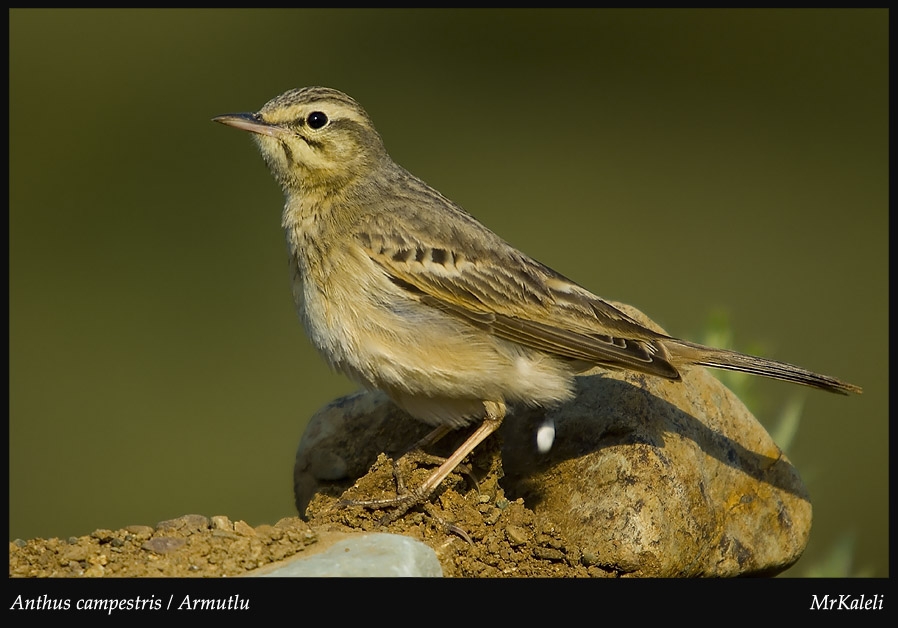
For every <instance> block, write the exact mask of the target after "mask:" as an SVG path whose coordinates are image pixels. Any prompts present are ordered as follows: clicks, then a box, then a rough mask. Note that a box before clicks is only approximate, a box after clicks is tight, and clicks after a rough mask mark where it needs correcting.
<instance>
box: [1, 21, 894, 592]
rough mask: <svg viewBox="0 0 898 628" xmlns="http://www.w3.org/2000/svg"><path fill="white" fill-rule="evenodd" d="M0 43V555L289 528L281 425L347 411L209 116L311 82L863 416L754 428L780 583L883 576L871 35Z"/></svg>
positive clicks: (289, 34)
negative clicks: (226, 521)
mask: <svg viewBox="0 0 898 628" xmlns="http://www.w3.org/2000/svg"><path fill="white" fill-rule="evenodd" d="M9 15H10V47H9V50H10V65H9V67H10V98H9V105H10V118H9V120H10V121H9V137H10V146H9V157H10V167H9V181H10V192H9V226H10V240H9V244H10V255H9V261H10V273H9V282H10V288H9V289H10V308H9V314H10V332H9V339H10V359H9V362H10V380H9V385H10V406H9V408H10V423H9V442H10V446H9V454H10V464H9V513H10V515H9V537H10V539H13V538H17V537H20V538H32V537H50V536H59V537H63V538H65V537H68V536H71V535H82V534H87V533H89V532H91V531H92V530H94V529H96V528H118V527H121V526H125V525H130V524H138V523H139V524H154V523H156V522H157V521H160V520H162V519H167V518H171V517H176V516H180V515H183V514H187V513H201V514H205V515H210V516H211V515H216V514H225V515H228V516H230V517H231V518H232V519H244V520H245V521H247V522H248V523H250V524H252V525H258V524H260V523H274V522H275V521H276V520H277V519H279V518H280V517H284V516H290V515H292V514H294V511H293V505H292V476H291V474H292V465H293V454H294V450H295V447H296V445H297V443H298V442H299V438H300V436H301V434H302V431H303V428H304V426H305V423H306V421H307V420H308V418H309V417H310V416H311V415H312V414H313V413H314V412H315V411H316V410H317V409H318V408H320V407H321V406H322V405H324V404H325V403H327V402H328V401H330V400H331V399H333V398H335V397H337V396H339V395H342V394H345V393H348V392H350V391H351V390H353V389H354V387H353V385H351V384H350V383H349V382H348V381H347V380H345V379H344V378H342V377H341V376H338V375H335V374H332V373H330V371H329V370H328V369H327V367H326V366H325V364H324V362H323V361H322V360H320V359H319V358H318V356H317V355H315V354H314V352H313V351H312V349H311V347H310V345H309V343H308V342H307V340H306V339H305V336H304V333H303V331H302V328H301V325H300V324H299V322H298V319H297V317H296V315H295V313H294V311H293V304H292V300H291V296H290V289H289V284H288V273H287V260H286V254H285V246H284V242H283V236H282V233H281V229H280V224H279V221H280V208H281V204H282V199H281V193H280V190H279V189H278V187H277V185H276V184H275V182H274V180H273V179H272V178H271V177H270V176H269V174H268V172H267V170H266V168H265V166H264V164H263V162H262V160H261V159H260V157H259V155H258V153H257V151H256V149H255V146H254V145H253V144H252V142H251V141H250V139H249V137H248V136H247V135H246V134H243V133H238V132H237V131H234V130H233V129H227V128H224V127H222V126H219V125H217V124H213V123H212V122H211V121H210V118H212V117H213V116H215V115H217V114H221V113H228V112H234V111H254V110H256V109H258V108H259V107H260V106H261V105H262V104H263V103H265V101H267V100H268V99H269V98H271V97H273V96H275V95H277V94H279V93H281V92H283V91H285V90H287V89H290V88H293V87H300V86H304V85H312V84H320V85H327V86H331V87H336V88H339V89H342V90H344V91H346V92H348V93H349V94H351V95H352V96H354V97H355V98H357V99H358V100H359V101H360V102H361V103H362V104H363V105H364V106H365V107H366V108H367V110H368V112H369V113H370V114H371V116H372V117H373V119H374V121H375V123H376V124H377V126H378V129H379V130H380V132H381V134H382V135H383V137H384V138H385V141H386V144H387V148H388V150H390V152H391V154H392V156H393V157H394V158H395V159H396V160H397V161H398V162H399V163H401V164H403V165H404V166H406V167H407V168H409V169H410V170H411V171H412V172H414V173H415V174H417V175H418V176H420V177H422V178H423V179H424V180H426V181H428V182H429V183H431V184H432V185H434V186H435V187H436V188H437V189H439V190H440V191H442V192H443V193H444V194H446V195H447V196H449V197H451V198H453V199H454V200H456V201H457V202H459V203H460V204H461V205H462V206H464V207H465V208H466V209H468V211H470V212H471V213H473V214H474V215H476V216H477V217H479V218H480V219H481V220H482V221H483V222H484V223H485V224H486V225H488V226H489V227H491V228H493V229H494V230H496V231H498V232H499V233H500V234H502V235H503V236H504V237H505V238H506V239H507V240H509V241H510V242H511V243H513V244H514V245H516V246H518V247H519V248H521V249H523V250H525V251H527V252H528V253H530V254H531V255H533V256H534V257H536V258H537V259H539V260H541V261H543V262H545V263H548V264H549V265H551V266H553V267H554V268H556V269H558V270H559V271H561V272H563V273H564V274H566V275H568V276H569V277H571V278H573V279H575V280H577V281H579V282H580V283H582V284H583V285H585V286H586V287H588V288H590V289H592V290H593V291H595V292H597V293H598V294H600V295H602V296H604V297H606V298H610V299H615V300H620V301H625V302H627V303H630V304H633V305H635V306H637V307H639V308H640V309H642V310H644V311H645V312H646V313H648V314H649V315H650V316H652V317H653V318H654V319H655V320H657V321H658V322H659V323H660V324H662V325H663V326H665V327H666V328H667V330H668V331H669V332H671V333H673V334H675V335H679V336H685V337H688V338H692V339H701V338H702V337H703V332H704V330H705V329H706V328H707V326H708V324H709V320H711V319H712V318H713V317H714V316H715V315H716V313H719V312H724V313H726V315H727V316H728V320H729V325H730V328H731V329H732V330H733V333H734V338H735V344H736V347H737V348H741V349H753V350H757V351H762V352H763V353H765V354H766V355H769V356H771V357H775V358H779V359H783V360H787V361H791V362H795V363H798V364H801V365H803V366H806V367H808V368H811V369H815V370H818V371H821V372H824V373H829V374H833V375H836V376H839V377H843V378H845V379H846V380H848V381H851V382H854V383H857V384H860V385H862V386H864V388H865V393H864V395H863V396H861V397H855V398H843V397H838V396H834V395H828V394H825V393H820V392H816V391H806V390H804V389H797V388H796V387H794V386H789V385H787V384H782V383H778V382H768V381H757V382H752V391H753V393H754V394H753V397H754V398H755V399H756V400H757V401H756V402H755V403H754V404H753V405H752V407H753V409H754V410H755V412H756V414H757V415H758V416H759V418H760V419H761V420H762V421H763V422H765V424H766V425H768V426H772V424H773V423H775V422H776V418H777V417H778V415H779V413H780V412H781V408H783V407H784V406H786V405H788V403H789V401H790V400H791V399H793V398H795V397H796V395H797V396H798V398H800V399H803V400H804V402H805V405H804V410H803V414H802V420H801V423H800V425H799V430H798V432H797V435H796V436H795V438H794V442H793V443H792V444H790V445H789V455H790V457H791V458H792V460H793V462H794V463H795V465H796V466H797V468H798V469H799V471H800V472H801V474H802V476H803V478H804V480H805V481H806V483H807V485H808V487H809V489H810V492H811V495H812V499H813V503H814V527H813V532H812V536H811V541H810V544H809V546H808V550H807V552H806V553H805V556H804V557H803V558H802V560H801V561H800V562H799V563H798V564H797V565H796V567H795V568H793V569H792V570H791V571H790V572H789V573H790V574H791V575H809V574H823V573H847V574H852V575H876V576H885V575H888V559H887V556H888V532H887V530H888V480H887V478H888V445H887V440H888V419H887V415H888V398H889V397H888V377H887V371H888V358H887V345H888V303H887V297H888V283H887V281H888V280H887V263H888V239H887V238H888V236H887V231H888V213H887V198H888V139H887V137H888V62H887V59H888V13H887V11H886V10H817V11H808V10H788V11H779V10H776V11H771V10H758V11H747V10H733V11H727V10H713V11H691V10H614V11H608V10H584V11H573V10H561V11H542V10H514V11H510V10H288V11H273V10H221V11H202V10H191V11H187V10H122V11H104V10H68V11H64V10H58V11H57V10H13V11H10V14H9ZM771 429H772V427H771Z"/></svg>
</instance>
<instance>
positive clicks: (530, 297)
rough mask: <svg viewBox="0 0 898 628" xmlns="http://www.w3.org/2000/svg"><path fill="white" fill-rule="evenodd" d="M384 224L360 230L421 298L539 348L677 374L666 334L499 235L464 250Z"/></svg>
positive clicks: (369, 248)
mask: <svg viewBox="0 0 898 628" xmlns="http://www.w3.org/2000/svg"><path fill="white" fill-rule="evenodd" d="M379 227H380V228H378V229H377V230H368V231H361V232H360V233H359V234H358V242H359V243H360V245H361V246H362V249H363V250H364V251H365V253H366V254H367V255H368V256H369V257H370V258H371V259H372V260H373V261H374V262H375V263H376V264H377V265H378V266H380V267H381V268H382V269H383V271H384V272H385V273H386V275H387V276H388V277H389V278H390V280H392V281H393V282H394V283H395V284H396V285H398V286H399V287H401V288H403V289H404V290H406V291H407V292H408V293H409V294H410V295H411V296H413V297H415V298H418V299H420V300H421V302H422V303H424V304H426V305H429V306H431V307H436V308H439V309H441V310H444V311H446V312H449V313H451V314H453V315H456V316H459V317H461V318H463V319H465V320H467V321H468V322H470V323H471V324H473V325H476V326H478V327H480V328H482V329H486V330H488V331H490V332H491V333H493V334H495V335H496V336H498V337H500V338H503V339H505V340H510V341H512V342H516V343H518V344H521V345H524V346H526V347H530V348H533V349H537V350H539V351H544V352H546V353H550V354H554V355H556V356H560V357H564V358H569V359H572V360H581V361H585V362H589V363H593V364H600V365H603V366H606V367H616V368H629V369H634V370H637V371H641V372H644V373H649V374H652V375H660V376H662V377H667V378H670V379H679V373H678V371H677V369H676V368H675V367H674V366H673V365H672V364H671V363H670V361H669V355H668V353H667V350H666V348H665V347H664V344H663V343H662V342H657V341H659V340H661V339H664V338H666V336H664V335H663V334H659V333H657V332H655V331H652V330H650V329H648V328H646V327H644V326H642V325H640V324H639V323H638V322H636V321H635V320H633V319H632V318H630V317H629V316H627V315H626V314H624V313H623V312H621V311H620V310H618V309H617V308H615V307H613V306H612V305H610V304H609V303H607V302H605V301H603V300H602V299H600V298H599V297H597V296H595V295H594V294H592V293H590V292H589V291H587V290H586V289H585V288H582V287H581V286H579V285H577V284H576V283H574V282H573V281H570V280H569V279H567V278H565V277H564V276H562V275H560V274H558V273H557V272H555V271H553V270H552V269H550V268H549V267H547V266H544V265H543V264H540V263H539V262H537V261H535V260H533V259H531V258H529V257H527V256H526V255H524V254H523V253H521V252H519V251H517V250H516V249H514V248H513V247H511V246H510V245H508V244H506V243H505V242H504V241H502V240H500V239H499V238H498V237H497V236H496V237H495V240H494V241H486V242H479V241H474V242H472V241H470V240H469V241H468V242H467V243H466V246H465V249H464V252H462V251H461V250H459V248H460V247H453V246H451V245H450V244H449V242H455V241H458V240H459V234H458V233H455V234H452V235H453V237H444V238H438V237H433V236H431V237H430V238H429V241H427V242H425V241H423V240H422V239H421V238H420V237H417V238H416V237H415V236H412V235H410V232H409V231H408V230H405V231H403V232H402V233H400V232H399V231H398V230H396V229H384V228H383V225H382V224H381V225H379ZM415 231H416V232H417V233H419V234H420V233H421V230H415ZM429 231H430V230H429ZM489 234H490V235H492V232H489Z"/></svg>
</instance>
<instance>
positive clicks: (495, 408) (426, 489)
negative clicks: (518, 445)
mask: <svg viewBox="0 0 898 628" xmlns="http://www.w3.org/2000/svg"><path fill="white" fill-rule="evenodd" d="M483 406H484V409H485V410H486V416H485V417H484V419H483V422H482V423H481V424H480V426H479V427H478V428H477V429H476V430H475V431H474V433H472V434H471V435H470V436H469V437H468V438H467V440H465V442H464V443H462V444H461V446H460V447H459V448H458V449H456V450H455V451H454V452H453V453H452V455H450V456H449V457H448V458H446V460H445V461H444V462H443V463H442V464H441V465H440V466H439V467H437V468H436V469H435V470H434V471H433V472H432V473H431V474H430V476H428V478H427V479H426V480H424V482H423V483H422V484H421V485H420V486H419V487H417V488H416V489H413V490H411V491H408V492H407V493H405V494H403V495H396V497H389V498H386V499H370V500H344V501H342V502H340V505H341V506H362V507H365V508H371V509H379V508H390V507H395V508H396V510H395V511H394V512H393V513H391V514H390V515H389V517H388V520H387V521H386V522H385V523H387V522H389V521H392V520H394V519H396V518H398V517H401V516H402V515H403V514H404V513H405V512H406V511H407V510H408V509H409V508H411V507H412V506H414V505H415V504H419V503H421V502H422V501H424V500H425V499H427V498H428V497H429V496H430V494H431V493H433V491H434V490H436V488H437V487H438V486H439V485H440V483H441V482H442V481H443V480H445V479H446V477H447V476H448V475H449V474H450V473H452V472H453V471H454V470H455V468H456V467H457V466H458V465H459V464H460V463H461V461H462V460H464V459H465V457H466V456H467V455H468V454H469V453H471V452H472V451H474V449H475V448H476V447H477V445H479V444H480V443H482V442H483V441H484V440H485V439H486V438H487V437H488V436H489V435H490V434H492V433H493V432H495V431H496V430H497V429H499V426H500V425H502V419H504V418H505V403H504V402H501V401H500V402H495V401H484V402H483ZM436 431H437V430H434V432H436ZM428 436H429V435H428Z"/></svg>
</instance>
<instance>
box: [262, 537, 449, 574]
mask: <svg viewBox="0 0 898 628" xmlns="http://www.w3.org/2000/svg"><path fill="white" fill-rule="evenodd" d="M250 575H251V576H258V577H262V578H267V577H279V578H283V577H286V578H299V577H318V578H322V577H324V578H327V577H349V578H364V577H390V576H392V577H441V576H442V575H443V570H442V568H441V567H440V561H439V560H438V559H437V556H436V554H435V553H434V551H433V550H432V549H431V548H430V547H428V546H427V545H425V544H424V543H421V542H420V541H416V540H415V539H412V538H409V537H407V536H402V535H399V534H381V533H372V534H352V535H349V536H348V537H347V538H345V539H343V540H341V541H338V542H336V543H334V544H333V545H331V546H330V547H329V548H328V549H327V550H325V551H324V552H321V553H318V554H314V555H312V556H302V555H300V557H298V558H294V559H292V560H288V561H284V562H283V563H280V564H278V565H277V566H275V567H274V568H269V569H264V570H259V572H257V573H255V574H250Z"/></svg>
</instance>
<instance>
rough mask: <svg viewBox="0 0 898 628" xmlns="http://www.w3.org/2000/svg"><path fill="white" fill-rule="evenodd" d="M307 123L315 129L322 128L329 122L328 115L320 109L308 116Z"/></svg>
mask: <svg viewBox="0 0 898 628" xmlns="http://www.w3.org/2000/svg"><path fill="white" fill-rule="evenodd" d="M306 123H307V124H308V125H309V126H310V127H311V128H313V129H320V128H321V127H323V126H324V125H325V124H327V115H325V114H324V113H322V112H320V111H313V112H312V113H310V114H309V117H308V118H306Z"/></svg>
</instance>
